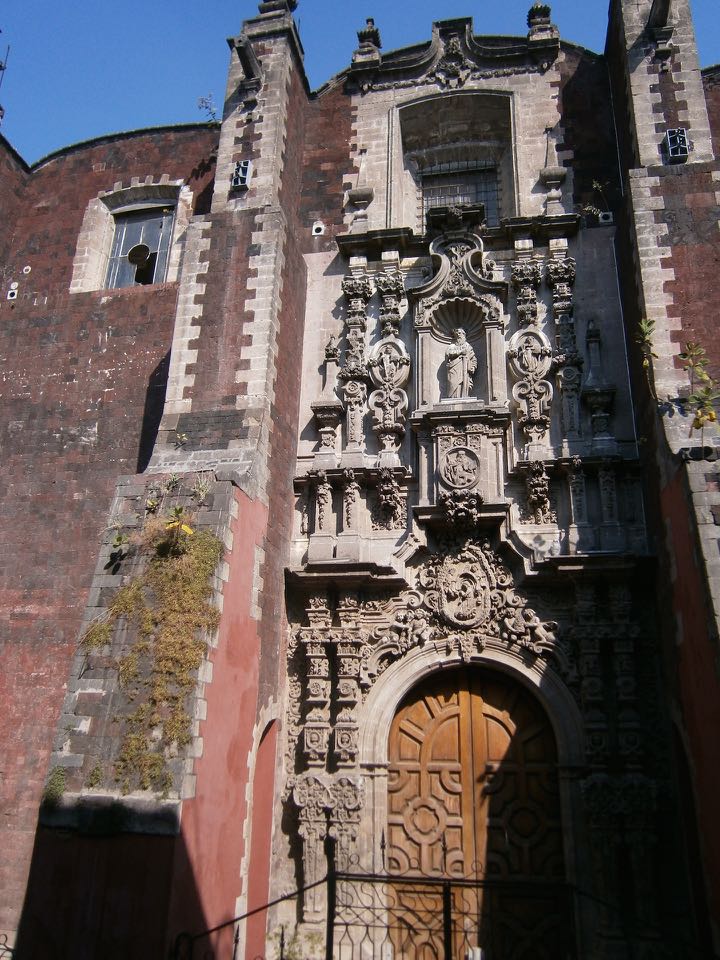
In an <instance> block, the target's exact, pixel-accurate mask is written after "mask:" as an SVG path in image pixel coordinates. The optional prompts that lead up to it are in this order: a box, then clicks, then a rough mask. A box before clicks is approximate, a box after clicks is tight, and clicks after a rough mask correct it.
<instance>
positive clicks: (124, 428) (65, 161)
mask: <svg viewBox="0 0 720 960" xmlns="http://www.w3.org/2000/svg"><path fill="white" fill-rule="evenodd" d="M216 139H217V130H216V129H214V128H207V127H202V128H192V129H189V130H183V131H177V130H169V131H168V130H166V131H155V132H152V133H146V134H139V135H135V136H128V137H120V138H110V139H108V140H106V141H102V142H99V143H94V144H90V145H88V146H86V147H82V148H75V149H71V150H69V151H67V152H66V153H64V154H62V155H61V156H58V157H56V158H54V159H51V160H48V161H46V162H45V163H43V164H42V165H41V166H40V167H38V168H37V169H36V170H34V171H33V172H32V175H31V176H30V178H29V181H28V185H27V187H26V190H25V193H24V195H23V203H22V211H21V214H20V216H19V217H18V220H17V224H16V227H15V232H14V238H13V244H12V253H11V256H10V260H9V262H8V264H7V268H8V271H9V274H8V275H10V274H12V271H14V270H19V269H20V268H21V267H22V266H23V265H25V264H29V265H31V266H32V272H31V274H29V275H28V279H27V281H26V282H25V281H24V282H23V287H22V288H21V298H20V299H19V300H18V301H17V302H16V303H15V304H13V303H9V302H8V301H6V300H5V299H4V297H3V298H2V299H0V356H2V357H3V372H2V381H1V387H0V390H1V394H2V408H3V412H4V417H3V423H2V424H1V425H0V430H1V431H2V432H1V433H0V443H1V444H2V449H3V457H2V461H1V462H0V537H1V538H2V543H1V544H0V698H1V699H2V702H3V708H4V723H3V724H2V732H1V733H0V756H2V758H3V767H2V770H3V776H2V778H0V813H1V818H0V819H1V822H0V849H2V850H3V851H4V855H3V857H2V858H0V890H2V891H3V896H2V898H0V930H2V929H13V928H14V927H15V926H16V924H17V921H18V915H19V911H20V907H21V905H22V895H23V891H24V888H25V882H26V879H27V871H28V867H29V862H30V855H31V851H32V846H33V836H34V831H35V823H36V817H37V807H38V802H39V799H40V794H41V791H42V787H43V783H44V780H45V776H46V773H47V761H48V756H49V752H50V750H51V747H52V739H53V735H54V732H55V728H56V724H57V720H58V715H59V710H60V706H61V704H62V700H63V685H64V683H65V680H66V677H67V675H68V669H69V664H70V658H71V656H72V654H73V652H74V647H75V642H76V637H77V632H78V628H79V625H80V620H81V617H82V613H83V609H84V606H85V600H86V595H87V590H88V587H89V584H90V580H91V577H92V573H93V569H94V565H95V559H96V555H97V547H98V542H99V538H100V536H101V534H102V532H103V525H104V523H105V518H106V515H107V511H108V508H109V506H110V498H111V496H112V493H113V490H114V486H115V479H116V477H117V476H118V474H127V473H134V472H135V471H136V469H137V464H138V459H139V451H140V446H141V441H143V440H147V436H145V437H143V420H144V418H145V427H146V430H145V432H146V433H147V427H148V424H150V422H151V420H152V417H151V416H147V417H146V413H148V414H149V413H150V412H151V411H150V410H149V408H150V407H152V406H153V404H156V402H157V399H158V394H160V396H162V395H164V382H163V362H164V359H165V357H166V354H167V352H168V350H169V347H170V343H171V338H172V328H173V318H174V313H175V301H176V286H175V285H173V284H161V285H158V286H154V287H142V288H135V289H127V290H119V291H114V292H113V293H112V294H108V293H107V292H102V291H101V292H97V293H86V294H76V295H73V296H70V295H69V294H68V292H67V291H68V287H69V284H70V276H71V272H72V259H73V256H74V254H75V245H76V240H77V236H78V232H79V230H80V225H81V222H82V217H83V214H84V211H85V209H86V206H87V203H88V201H89V200H90V199H91V198H92V197H94V196H96V195H97V193H98V192H99V191H100V190H103V189H112V187H113V184H114V183H115V182H116V181H119V180H122V181H123V182H124V183H129V181H130V178H131V177H132V176H138V177H141V178H142V179H144V178H145V177H146V176H148V175H152V176H153V177H159V176H161V175H162V174H163V173H167V174H168V175H169V176H170V177H171V178H172V179H176V178H187V179H188V181H189V182H190V183H191V186H192V187H193V189H194V190H197V192H198V194H202V192H203V191H204V190H205V189H206V188H207V186H208V184H211V180H212V165H210V166H209V167H208V166H207V164H205V165H203V164H204V161H206V160H207V157H208V154H209V153H210V152H211V151H212V149H213V145H214V143H215V141H216ZM200 169H203V170H204V171H205V172H204V173H202V174H198V175H196V174H194V173H193V171H194V170H195V171H198V170H200ZM7 229H8V226H7V222H6V221H5V220H4V219H3V224H2V226H0V237H3V236H4V238H5V239H7ZM13 275H14V274H13ZM30 292H36V293H38V294H39V295H40V303H39V304H38V305H34V304H33V302H32V300H31V299H29V298H26V296H25V294H27V293H30ZM45 297H47V302H45ZM150 425H151V424H150Z"/></svg>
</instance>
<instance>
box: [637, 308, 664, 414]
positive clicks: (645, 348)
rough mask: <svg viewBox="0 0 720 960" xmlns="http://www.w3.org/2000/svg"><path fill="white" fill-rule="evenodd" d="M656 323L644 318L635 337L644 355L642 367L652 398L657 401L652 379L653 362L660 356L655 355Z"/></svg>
mask: <svg viewBox="0 0 720 960" xmlns="http://www.w3.org/2000/svg"><path fill="white" fill-rule="evenodd" d="M654 338H655V321H654V320H649V319H648V318H647V317H643V318H642V319H641V320H640V322H639V323H638V332H637V334H636V335H635V342H636V343H637V344H638V345H639V346H640V353H641V354H642V365H643V370H644V371H645V377H646V379H647V384H648V388H649V389H650V396H651V397H652V398H653V400H656V401H657V395H656V393H655V387H654V385H653V382H652V377H651V373H650V371H651V368H652V361H653V360H657V359H658V355H657V354H656V353H655V349H654V347H655V344H654Z"/></svg>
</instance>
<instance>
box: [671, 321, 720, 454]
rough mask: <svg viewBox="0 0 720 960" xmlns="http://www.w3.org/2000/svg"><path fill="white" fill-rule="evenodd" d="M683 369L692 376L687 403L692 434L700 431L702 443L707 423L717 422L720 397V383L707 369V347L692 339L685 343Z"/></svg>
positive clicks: (682, 355)
mask: <svg viewBox="0 0 720 960" xmlns="http://www.w3.org/2000/svg"><path fill="white" fill-rule="evenodd" d="M680 360H681V361H682V364H683V369H684V370H685V372H686V373H687V374H688V375H689V377H690V395H689V396H688V397H687V399H686V400H685V405H686V406H687V407H689V408H690V412H691V414H692V418H693V419H692V423H691V424H690V436H692V432H693V430H699V431H700V443H701V445H702V443H703V440H704V435H705V425H706V424H708V423H716V422H717V414H716V412H715V404H716V403H717V401H718V400H719V399H720V390H718V383H717V382H716V381H715V380H713V378H712V377H711V376H710V374H709V373H708V371H707V365H708V362H709V359H708V355H707V351H706V350H705V348H704V347H703V346H702V345H701V344H699V343H697V342H695V341H692V340H689V341H688V342H687V343H686V344H685V351H684V352H683V353H681V354H680Z"/></svg>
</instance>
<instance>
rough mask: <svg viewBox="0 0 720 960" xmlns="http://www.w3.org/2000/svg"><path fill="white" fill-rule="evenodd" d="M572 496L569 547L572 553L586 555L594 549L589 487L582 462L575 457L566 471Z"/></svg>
mask: <svg viewBox="0 0 720 960" xmlns="http://www.w3.org/2000/svg"><path fill="white" fill-rule="evenodd" d="M566 477H567V483H568V491H569V494H570V528H569V530H568V547H569V548H570V553H584V552H586V551H587V550H590V549H592V547H593V546H594V539H593V535H592V528H591V526H590V523H589V522H588V508H587V485H586V478H585V471H584V470H583V465H582V460H581V459H580V458H579V457H574V458H573V460H572V461H571V463H570V464H569V466H568V468H567V471H566Z"/></svg>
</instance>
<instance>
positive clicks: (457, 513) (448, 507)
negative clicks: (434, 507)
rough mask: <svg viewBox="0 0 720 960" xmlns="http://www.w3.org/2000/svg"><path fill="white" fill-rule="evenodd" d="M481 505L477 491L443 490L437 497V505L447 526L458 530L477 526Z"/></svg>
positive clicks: (481, 501) (480, 498)
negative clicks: (443, 515)
mask: <svg viewBox="0 0 720 960" xmlns="http://www.w3.org/2000/svg"><path fill="white" fill-rule="evenodd" d="M482 503H483V498H482V497H481V495H480V494H479V493H478V492H477V490H451V491H447V490H443V491H442V492H441V493H440V494H439V496H438V505H439V506H440V508H441V510H442V511H443V513H444V514H445V518H446V520H447V522H448V524H449V525H450V526H451V527H455V528H460V529H463V528H468V527H474V526H476V525H477V523H478V521H479V520H480V516H481V513H480V508H481V506H482Z"/></svg>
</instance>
